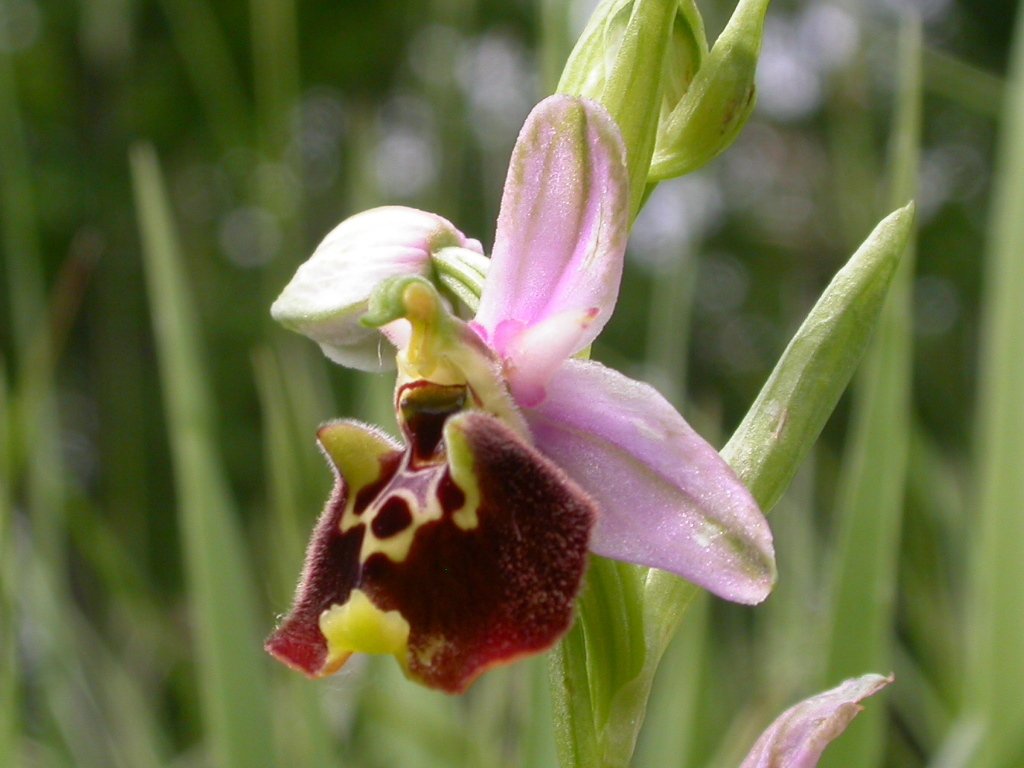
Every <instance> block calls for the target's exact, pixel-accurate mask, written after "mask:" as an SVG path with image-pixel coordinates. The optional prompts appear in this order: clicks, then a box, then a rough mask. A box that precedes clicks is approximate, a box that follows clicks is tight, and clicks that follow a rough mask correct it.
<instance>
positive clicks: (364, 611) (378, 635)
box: [320, 589, 409, 667]
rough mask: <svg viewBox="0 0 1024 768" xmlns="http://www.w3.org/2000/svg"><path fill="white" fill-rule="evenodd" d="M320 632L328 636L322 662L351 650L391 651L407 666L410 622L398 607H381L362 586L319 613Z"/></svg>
mask: <svg viewBox="0 0 1024 768" xmlns="http://www.w3.org/2000/svg"><path fill="white" fill-rule="evenodd" d="M320 632H321V633H323V636H324V639H325V640H327V662H326V663H325V666H328V667H330V666H332V665H333V664H336V663H337V661H338V660H342V661H343V660H344V659H345V658H347V657H348V656H349V655H351V654H352V653H390V654H392V655H393V656H394V657H395V658H396V659H398V661H399V662H401V664H402V666H403V667H404V666H407V658H408V655H409V622H408V621H406V620H405V618H404V617H403V616H402V614H400V613H399V612H398V611H382V610H381V609H380V608H378V607H377V606H375V605H374V604H373V603H372V602H370V598H368V597H367V596H366V593H365V592H363V591H362V590H361V589H353V590H352V594H351V595H349V598H348V600H346V601H345V603H344V604H342V605H332V606H331V607H330V608H328V609H327V610H326V611H324V612H323V613H322V614H321V615H320Z"/></svg>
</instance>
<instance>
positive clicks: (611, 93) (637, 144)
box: [558, 0, 703, 215]
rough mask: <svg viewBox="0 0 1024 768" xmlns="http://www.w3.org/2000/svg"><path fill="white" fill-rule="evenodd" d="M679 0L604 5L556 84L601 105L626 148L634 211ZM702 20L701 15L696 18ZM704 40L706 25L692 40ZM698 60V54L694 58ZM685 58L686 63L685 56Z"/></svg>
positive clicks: (613, 0) (616, 0)
mask: <svg viewBox="0 0 1024 768" xmlns="http://www.w3.org/2000/svg"><path fill="white" fill-rule="evenodd" d="M679 7H680V3H679V0H604V2H602V3H601V4H600V5H599V6H598V7H597V9H596V10H595V11H594V14H593V16H591V17H590V22H589V23H588V24H587V27H586V29H584V30H583V34H582V35H581V36H580V39H579V41H578V42H577V43H576V47H575V48H574V49H573V51H572V53H571V54H570V55H569V61H568V62H567V63H566V65H565V69H564V70H563V72H562V78H561V80H559V82H558V93H563V94H567V95H570V96H582V97H585V98H588V99H592V100H593V101H596V102H598V103H599V104H601V106H603V107H604V108H605V109H606V110H608V112H609V114H611V116H612V117H613V118H614V119H615V122H616V123H617V124H618V126H619V130H620V131H621V133H622V138H623V141H624V142H625V145H626V154H627V162H628V165H629V188H630V206H631V208H632V211H633V213H634V215H635V213H636V211H638V210H639V208H640V202H641V200H642V199H643V190H644V187H645V186H646V184H647V175H648V168H649V167H650V162H651V155H652V153H653V152H654V146H655V138H656V136H657V130H658V120H659V118H660V116H661V112H662V98H663V94H664V93H665V87H664V80H665V78H664V70H665V60H666V52H667V51H668V48H669V40H670V38H674V37H675V36H676V34H675V32H674V31H673V30H674V26H675V24H674V22H673V19H674V18H675V17H676V15H677V12H678V9H679ZM697 18H699V16H697ZM691 37H692V38H693V39H700V40H702V39H703V25H701V29H700V30H699V31H696V32H694V34H693V35H692V36H691ZM694 56H695V57H696V58H697V59H699V57H700V52H699V50H698V51H695V53H694V55H693V56H691V57H689V58H690V59H692V58H693V57H694ZM684 58H686V57H685V56H684Z"/></svg>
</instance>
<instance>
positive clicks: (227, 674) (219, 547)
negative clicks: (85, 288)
mask: <svg viewBox="0 0 1024 768" xmlns="http://www.w3.org/2000/svg"><path fill="white" fill-rule="evenodd" d="M131 166H132V178H133V183H134V190H135V201H136V207H137V214H138V217H139V228H140V231H141V233H142V239H143V255H144V259H145V267H146V281H147V285H148V288H149V299H150V304H151V308H152V315H153V329H154V335H155V338H156V344H157V352H158V356H159V362H160V375H161V380H162V382H163V387H164V398H165V403H166V413H167V416H166V418H167V428H168V431H169V435H170V441H171V450H172V457H173V462H174V474H175V486H176V490H177V497H178V498H177V502H178V511H179V512H178V513H179V524H180V526H181V531H182V545H183V547H184V550H185V552H184V560H185V569H186V575H187V583H188V588H189V597H190V601H191V606H190V607H191V618H192V622H193V631H194V632H195V644H196V654H197V660H196V670H197V675H198V678H199V685H200V689H201V694H202V703H203V706H204V718H205V725H206V728H207V734H208V736H209V738H210V740H211V745H210V746H211V758H210V760H211V763H212V764H214V765H217V766H219V767H223V768H257V767H258V766H268V767H269V766H273V765H274V764H275V760H274V755H273V752H272V750H271V739H270V710H269V698H268V693H269V689H268V684H267V680H266V671H265V669H266V668H265V666H264V662H263V658H262V651H261V642H260V633H259V632H258V631H257V629H256V627H257V620H256V617H257V613H256V599H255V594H254V581H253V573H252V569H251V566H250V564H249V563H248V562H247V553H246V550H245V543H244V539H243V536H242V532H241V530H240V528H239V524H238V521H237V520H236V518H235V512H234V510H233V508H232V507H233V505H232V503H231V501H230V498H229V491H228V488H227V483H226V480H225V478H224V475H223V470H222V468H221V464H220V460H219V456H218V455H217V452H216V449H215V442H214V420H213V414H214V411H213V408H212V403H211V401H210V395H209V393H208V391H207V385H206V372H205V370H204V366H203V364H202V362H201V357H200V351H199V333H198V318H197V315H196V312H195V308H194V307H193V305H192V302H191V299H190V296H189V293H188V288H187V285H186V282H185V276H184V273H183V270H182V264H181V255H180V251H179V248H178V244H177V240H176V236H175V232H174V226H173V223H172V218H171V212H170V205H169V202H168V200H167V196H166V193H165V190H164V185H163V180H162V177H161V174H160V169H159V166H158V163H157V158H156V154H155V152H154V151H153V149H152V148H151V147H148V146H138V147H135V148H134V149H133V150H132V153H131Z"/></svg>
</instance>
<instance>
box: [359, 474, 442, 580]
mask: <svg viewBox="0 0 1024 768" xmlns="http://www.w3.org/2000/svg"><path fill="white" fill-rule="evenodd" d="M440 477H441V474H440V473H438V478H439V479H440ZM436 487H437V485H436V483H435V484H434V486H433V488H434V489H436ZM393 496H397V497H398V498H400V499H402V500H403V501H405V502H406V503H407V504H408V505H409V510H410V512H412V522H411V523H409V525H407V526H406V527H405V529H403V530H402V531H401V532H399V533H396V534H395V535H394V536H388V537H387V538H386V539H380V538H378V537H377V536H376V535H374V533H373V519H374V518H375V517H376V516H377V513H378V512H379V511H380V509H381V508H382V507H383V506H384V505H383V503H382V502H384V501H386V500H387V499H390V498H391V497H393ZM441 515H442V510H441V503H440V502H439V501H438V500H437V494H436V493H435V492H434V491H433V490H432V491H431V492H430V493H429V494H427V504H426V507H425V508H424V506H423V505H421V504H420V501H419V499H417V498H416V496H415V495H414V494H413V493H412V492H411V491H408V490H406V489H404V488H396V489H394V490H391V491H388V492H387V493H385V494H382V495H381V496H379V497H377V498H376V499H375V500H374V502H373V503H372V504H371V505H370V506H369V507H367V508H366V511H365V512H363V515H362V517H363V519H362V520H360V522H365V523H366V531H365V533H364V534H363V545H362V547H361V548H360V550H359V562H361V563H365V562H366V561H367V559H369V557H370V555H374V554H376V553H378V552H380V553H381V554H382V555H384V556H385V557H387V558H388V559H389V560H391V562H393V563H401V562H403V561H404V560H405V558H406V557H407V556H408V554H409V548H410V547H412V542H413V540H414V539H415V538H416V532H417V531H418V530H419V529H420V526H422V525H424V524H426V523H429V522H430V521H431V520H440V519H441ZM353 517H354V516H353ZM357 519H358V518H357Z"/></svg>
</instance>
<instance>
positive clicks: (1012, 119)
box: [966, 8, 1024, 768]
mask: <svg viewBox="0 0 1024 768" xmlns="http://www.w3.org/2000/svg"><path fill="white" fill-rule="evenodd" d="M993 167H994V168H996V169H998V173H997V175H996V177H995V178H994V180H993V198H992V212H991V219H990V221H989V234H988V247H987V249H986V254H985V275H984V279H985V288H984V294H983V297H984V303H983V305H982V306H983V307H984V314H983V317H982V326H981V339H980V349H981V354H980V360H979V366H980V377H979V382H978V403H977V420H976V423H977V430H978V431H977V434H976V438H977V443H976V447H977V465H976V470H975V477H974V482H975V484H976V485H975V493H976V503H975V504H974V514H975V518H974V526H975V534H974V541H973V545H974V548H973V551H972V552H971V553H970V558H971V559H970V568H969V571H968V573H969V574H971V577H972V583H971V585H970V592H969V595H970V605H969V606H968V620H967V622H966V627H967V628H968V630H967V631H968V637H967V641H968V652H969V660H968V665H967V669H966V695H967V702H966V703H967V708H968V711H969V714H970V715H971V716H973V717H977V718H980V720H981V723H982V727H983V733H984V735H983V738H982V752H981V755H980V756H979V758H978V760H977V761H976V763H974V764H975V765H979V766H985V768H1001V767H1002V766H1010V765H1014V766H1018V765H1021V761H1022V759H1024V695H1022V691H1024V654H1022V653H1021V649H1022V648H1024V588H1022V585H1024V557H1021V542H1024V471H1022V469H1021V461H1022V457H1024V312H1022V311H1021V294H1022V292H1024V258H1022V254H1021V244H1022V243H1024V185H1022V184H1021V179H1024V12H1021V9H1020V8H1018V10H1017V26H1016V31H1015V34H1014V41H1013V50H1012V53H1011V62H1010V74H1009V82H1008V85H1007V91H1006V100H1005V112H1004V114H1003V119H1002V125H1001V128H1000V144H999V149H998V153H997V156H996V159H995V162H994V165H993Z"/></svg>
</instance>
